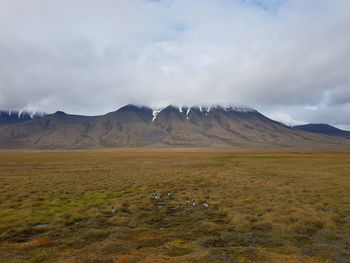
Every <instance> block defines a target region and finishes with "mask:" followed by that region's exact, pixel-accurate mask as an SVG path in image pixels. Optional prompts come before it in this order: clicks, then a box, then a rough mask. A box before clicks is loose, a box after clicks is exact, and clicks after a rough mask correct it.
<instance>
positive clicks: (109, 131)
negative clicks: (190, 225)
mask: <svg viewBox="0 0 350 263" xmlns="http://www.w3.org/2000/svg"><path fill="white" fill-rule="evenodd" d="M344 144H345V145H347V144H349V145H350V140H346V139H343V138H337V137H329V136H325V135H321V134H311V133H309V132H304V131H299V130H296V129H293V128H291V127H288V126H286V125H284V124H282V123H279V122H277V121H274V120H271V119H269V118H267V117H266V116H264V115H263V114H261V113H260V112H258V111H256V110H254V109H252V108H250V107H234V106H229V107H225V106H219V105H216V106H210V107H207V106H202V105H200V106H191V107H186V106H182V107H178V106H173V105H169V106H167V107H164V108H162V109H158V110H155V109H152V108H150V107H146V106H138V105H134V104H128V105H125V106H123V107H121V108H119V109H118V110H116V111H113V112H109V113H106V114H104V115H97V116H83V115H72V114H67V113H64V112H61V111H57V112H56V113H54V114H49V115H45V116H43V117H41V118H35V119H31V120H27V121H24V122H20V123H13V124H7V125H1V126H0V147H2V148H19V147H22V148H40V149H79V148H102V147H129V146H132V147H136V146H141V147H144V146H155V145H156V146H244V147H253V146H259V147H275V146H276V147H290V146H307V145H344Z"/></svg>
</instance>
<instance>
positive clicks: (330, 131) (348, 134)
mask: <svg viewBox="0 0 350 263" xmlns="http://www.w3.org/2000/svg"><path fill="white" fill-rule="evenodd" d="M293 128H294V129H297V130H301V131H306V132H312V133H318V134H324V135H328V136H339V137H345V138H350V131H344V130H341V129H338V128H336V127H333V126H331V125H328V124H305V125H298V126H294V127H293Z"/></svg>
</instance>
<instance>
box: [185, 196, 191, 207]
mask: <svg viewBox="0 0 350 263" xmlns="http://www.w3.org/2000/svg"><path fill="white" fill-rule="evenodd" d="M185 204H186V205H189V204H190V200H188V197H187V198H186V201H185Z"/></svg>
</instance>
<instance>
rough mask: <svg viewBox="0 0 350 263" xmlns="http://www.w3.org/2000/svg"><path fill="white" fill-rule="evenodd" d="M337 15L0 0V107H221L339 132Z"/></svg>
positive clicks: (334, 9)
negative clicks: (324, 124) (325, 124)
mask: <svg viewBox="0 0 350 263" xmlns="http://www.w3.org/2000/svg"><path fill="white" fill-rule="evenodd" d="M18 6H20V7H21V8H18ZM349 9H350V2H349V1H348V0H335V1H329V0H308V1H305V0H265V1H263V0H260V1H259V0H248V1H243V0H217V1H210V0H163V1H146V0H115V1H112V0H101V1H92V0H76V1H68V0H62V1H53V0H27V1H20V0H0V80H1V84H0V108H3V109H10V108H11V109H20V108H31V109H33V108H36V109H38V110H43V111H46V112H54V111H56V110H58V109H60V110H65V111H68V112H74V113H81V114H101V113H105V112H107V111H112V110H115V109H116V108H118V107H119V106H122V105H124V104H127V103H139V104H146V105H153V106H156V105H164V104H166V103H174V104H180V105H181V104H198V103H217V102H221V103H230V102H233V103H239V104H246V105H249V106H252V107H257V108H258V109H261V110H262V112H263V113H267V114H272V113H276V112H280V113H281V112H282V113H288V114H289V115H290V116H295V118H297V119H302V120H305V121H307V122H315V121H321V122H330V121H332V122H334V123H336V124H339V125H349V124H350V116H349V114H350V113H349V111H347V110H348V109H349V106H348V105H349V103H350V89H349V83H350V75H349V74H348V69H349V68H350V48H349V47H350V35H349V34H348V28H349V27H350V16H349V15H348V10H349ZM310 105H312V108H313V109H311V108H308V107H310ZM285 117H286V116H285Z"/></svg>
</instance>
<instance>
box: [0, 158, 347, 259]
mask: <svg viewBox="0 0 350 263" xmlns="http://www.w3.org/2000/svg"><path fill="white" fill-rule="evenodd" d="M349 173H350V153H348V152H325V153H317V152H313V153H244V152H240V153H238V152H205V151H202V152H103V151H86V152H84V151H82V152H69V151H68V152H50V153H47V152H46V153H44V152H37V153H24V152H22V153H18V152H15V151H14V152H8V153H0V180H1V187H0V262H52V261H55V262H290V263H291V262H349V258H350V255H349V246H350V244H349V243H350V241H349V236H350V204H349V200H350V191H349V189H350V178H349V176H350V174H349ZM68 189H72V191H73V192H72V194H67V193H66V191H67V190H68ZM154 189H155V190H157V191H158V192H159V193H161V194H162V195H163V198H162V199H161V201H158V202H157V201H155V200H154V199H153V198H152V195H151V193H152V191H153V190H154ZM168 190H171V191H172V192H173V194H174V198H172V199H168V198H167V197H166V193H167V191H168ZM186 196H188V197H189V198H190V199H193V198H194V199H196V200H197V201H200V200H201V201H204V200H207V201H208V202H209V208H208V209H204V208H202V207H196V208H194V207H192V206H191V207H186V206H185V208H184V209H183V210H181V211H178V210H177V209H176V208H177V206H178V205H179V203H184V200H185V198H186ZM112 205H114V206H115V207H116V208H117V209H118V212H117V213H115V214H114V213H111V206H112ZM160 206H161V207H160Z"/></svg>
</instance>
